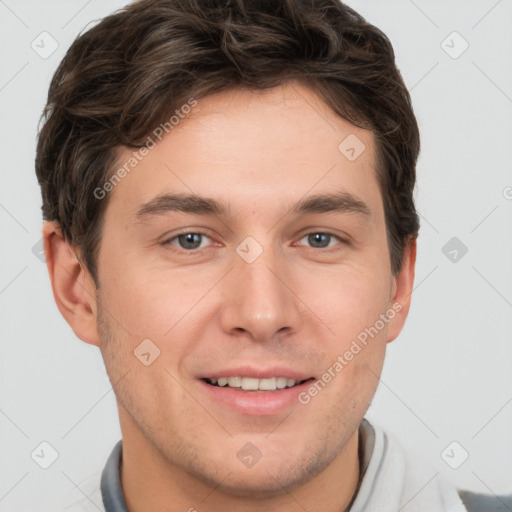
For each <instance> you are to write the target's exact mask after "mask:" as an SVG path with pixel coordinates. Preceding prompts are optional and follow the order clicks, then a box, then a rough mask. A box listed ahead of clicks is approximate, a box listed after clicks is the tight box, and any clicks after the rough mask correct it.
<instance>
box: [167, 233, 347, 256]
mask: <svg viewBox="0 0 512 512" xmlns="http://www.w3.org/2000/svg"><path fill="white" fill-rule="evenodd" d="M183 235H200V236H203V237H206V238H210V239H211V237H210V236H208V235H207V234H206V233H203V232H201V231H183V232H182V233H178V234H176V235H174V236H173V237H171V238H168V239H166V240H164V242H162V245H164V246H169V245H173V246H174V244H173V243H172V242H173V241H174V240H177V239H178V238H179V237H180V236H183ZM309 235H327V236H329V237H332V238H335V239H337V240H338V242H340V243H341V244H348V241H347V240H344V239H343V238H341V237H340V236H339V235H335V234H334V233H331V232H329V231H309V232H307V233H305V234H304V235H302V236H301V238H300V239H299V240H302V239H303V238H305V237H307V236H309ZM329 242H330V240H329ZM174 247H176V248H173V249H172V250H175V251H176V252H179V253H182V254H183V253H185V254H187V253H188V254H196V253H197V252H199V251H200V250H201V249H205V248H204V247H203V248H201V247H199V248H197V249H190V250H187V249H183V248H181V247H177V246H174ZM310 248H311V249H318V250H319V251H322V252H329V253H331V252H336V251H339V250H340V249H341V247H331V248H329V247H320V248H319V247H310Z"/></svg>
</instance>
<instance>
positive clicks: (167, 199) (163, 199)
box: [135, 192, 371, 221]
mask: <svg viewBox="0 0 512 512" xmlns="http://www.w3.org/2000/svg"><path fill="white" fill-rule="evenodd" d="M227 211H228V208H227V206H226V204H225V203H224V202H222V201H217V200H216V199H212V198H209V197H201V196H198V195H193V194H191V195H187V194H162V195H159V196H157V197H155V198H153V199H151V200H150V201H148V202H147V203H145V204H143V205H142V206H141V207H140V208H139V210H138V211H137V213H136V214H135V217H136V218H137V220H140V221H144V220H148V219H149V218H151V217H154V216H159V215H165V214H167V213H170V212H183V213H192V214H196V215H214V216H222V215H226V214H227ZM331 212H333V213H336V212H340V213H341V212H342V213H356V214H360V215H363V216H370V215H371V210H370V208H369V207H368V206H367V205H366V203H365V202H364V201H362V200H361V199H359V198H357V197H356V196H354V195H353V194H350V193H349V192H340V193H333V194H319V195H313V196H308V197H306V198H304V199H302V200H300V201H299V202H297V203H296V204H294V205H293V206H292V207H291V209H290V210H289V213H293V214H295V215H307V214H314V213H331Z"/></svg>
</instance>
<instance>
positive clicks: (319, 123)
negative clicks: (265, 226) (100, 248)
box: [110, 83, 380, 214]
mask: <svg viewBox="0 0 512 512" xmlns="http://www.w3.org/2000/svg"><path fill="white" fill-rule="evenodd" d="M186 111H187V112H188V113H187V114H186V115H182V116H180V117H179V120H178V122H176V121H175V122H174V123H173V124H172V128H171V129H169V130H168V133H167V134H165V135H164V136H163V138H162V140H158V139H157V138H155V137H154V138H155V141H154V142H155V143H156V144H154V145H153V146H152V148H151V149H150V150H149V151H147V154H146V155H145V156H144V157H143V158H142V159H140V161H138V163H137V165H136V166H134V167H133V169H132V170H131V171H130V172H129V175H127V176H126V177H125V178H123V179H122V181H121V182H120V183H119V184H117V185H116V187H115V188H114V190H113V191H112V192H111V194H112V197H111V198H110V199H111V202H112V203H114V207H116V206H121V207H123V208H124V210H125V211H126V210H127V208H129V207H130V208H131V210H130V213H131V214H135V211H136V208H137V206H139V207H140V205H141V204H144V203H147V202H148V201H150V200H151V199H153V198H154V197H156V196H158V195H160V194H164V193H172V192H179V193H186V194H197V195H200V196H208V197H215V196H217V197H219V199H222V201H223V202H224V203H226V202H227V203H228V207H233V208H247V207H250V206H251V205H252V206H253V207H258V206H263V204H264V203H265V204H266V205H270V204H272V205H278V204H288V203H290V201H292V199H295V200H297V199H299V198H301V197H304V196H306V195H308V193H311V194H313V193H325V192H329V191H332V190H336V191H344V190H346V191H347V192H350V193H352V194H354V195H356V196H368V195H369V196H372V195H373V196H375V194H377V196H379V197H374V198H373V199H374V200H376V201H377V202H378V200H379V198H380V193H379V188H378V184H377V176H376V171H375V167H376V159H375V147H374V144H375V141H374V136H373V134H372V133H371V132H369V131H367V130H363V129H360V128H357V127H355V126H353V125H352V124H350V123H349V122H347V121H346V120H344V119H342V118H341V117H340V116H339V115H338V114H336V113H335V112H334V111H333V110H332V109H331V108H330V107H328V106H327V105H326V104H325V103H324V102H323V101H322V100H321V99H320V98H319V97H318V96H317V95H316V94H315V93H314V92H312V91H311V90H310V89H308V88H306V87H305V86H302V85H299V84H297V83H288V84H285V85H281V86H278V87H275V88H273V89H267V90H264V91H250V90H247V89H232V90H228V91H223V92H221V93H218V94H214V95H211V96H208V97H206V98H202V99H199V100H197V103H196V104H195V106H193V107H192V108H190V109H187V110H186ZM176 119H178V118H177V117H176ZM168 128H169V127H168ZM160 131H161V130H160ZM150 136H151V135H150ZM132 155H133V150H128V149H127V148H124V149H123V150H121V151H120V152H119V158H118V161H117V167H121V166H123V164H125V163H126V162H127V161H128V160H129V159H130V158H131V157H132ZM371 200H372V198H371V197H370V202H371Z"/></svg>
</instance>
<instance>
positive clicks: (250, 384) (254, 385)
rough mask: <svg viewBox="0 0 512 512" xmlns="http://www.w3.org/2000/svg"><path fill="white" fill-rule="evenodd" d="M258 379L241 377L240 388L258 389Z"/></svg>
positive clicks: (247, 389)
mask: <svg viewBox="0 0 512 512" xmlns="http://www.w3.org/2000/svg"><path fill="white" fill-rule="evenodd" d="M259 382H260V380H259V379H254V378H253V377H242V389H245V391H254V390H256V389H258V384H259Z"/></svg>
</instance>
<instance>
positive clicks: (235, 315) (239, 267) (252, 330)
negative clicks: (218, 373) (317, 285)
mask: <svg viewBox="0 0 512 512" xmlns="http://www.w3.org/2000/svg"><path fill="white" fill-rule="evenodd" d="M293 283H294V279H293V276H292V271H291V268H290V262H287V261H286V260H285V259H284V257H278V256H276V255H275V254H274V253H273V252H272V251H271V250H270V249H266V250H264V251H263V253H262V254H261V255H260V256H259V257H258V258H257V259H256V261H253V262H252V263H248V262H246V261H244V260H243V259H242V258H240V257H239V256H238V255H235V262H234V268H233V270H232V271H231V272H229V274H228V275H227V276H226V281H225V283H224V289H223V295H224V297H223V299H224V300H223V305H222V309H221V314H220V315H221V318H220V321H221V326H222V329H223V330H224V331H225V332H227V333H229V334H231V335H237V336H241V337H244V336H245V337H249V339H252V340H253V341H258V342H270V341H274V340H276V339H277V338H279V337H282V336H284V335H287V334H288V335H289V334H291V333H295V332H297V331H299V329H300V326H301V322H302V315H301V311H300V305H301V302H300V299H299V298H298V297H297V295H296V294H295V292H294V290H293V288H294V286H293Z"/></svg>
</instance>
